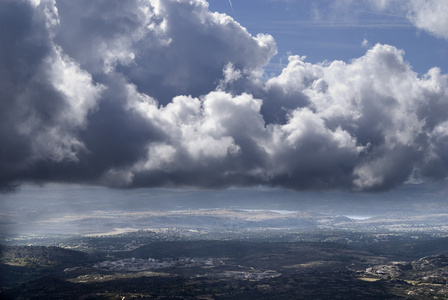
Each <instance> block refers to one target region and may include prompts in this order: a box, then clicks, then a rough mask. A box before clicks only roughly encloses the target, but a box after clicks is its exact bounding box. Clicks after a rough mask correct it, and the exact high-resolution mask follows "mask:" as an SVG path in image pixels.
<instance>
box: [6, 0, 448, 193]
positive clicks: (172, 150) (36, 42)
mask: <svg viewBox="0 0 448 300" xmlns="http://www.w3.org/2000/svg"><path fill="white" fill-rule="evenodd" d="M0 23H1V24H0V25H1V26H0V40H1V41H2V45H4V46H2V47H1V49H0V108H1V109H0V143H1V145H2V148H1V151H0V185H1V186H3V187H8V186H11V185H13V184H15V183H17V182H23V181H35V182H55V181H58V182H78V183H87V184H101V185H107V186H113V187H155V186H184V187H185V186H194V187H204V188H222V187H229V186H250V185H267V186H282V187H287V188H292V189H313V188H318V189H325V188H344V189H355V190H383V189H388V188H392V187H394V186H396V185H400V184H402V183H404V182H407V181H408V182H411V181H413V182H415V181H418V180H427V179H430V178H431V179H444V178H446V177H447V176H448V163H447V161H448V151H447V150H448V125H447V124H448V115H447V114H446V111H448V110H447V109H448V82H447V76H446V75H444V74H441V72H440V70H439V69H437V68H434V69H431V70H429V71H428V73H427V74H425V75H424V76H422V77H419V76H418V74H416V73H415V72H413V71H412V68H411V66H410V65H409V64H408V63H407V62H406V61H405V60H404V52H403V51H401V50H399V49H396V48H395V47H393V46H389V45H380V44H378V45H376V46H374V47H373V48H371V49H369V50H367V52H366V54H365V55H364V56H362V57H360V58H357V59H353V60H352V61H350V62H342V61H333V62H325V63H322V64H311V63H308V62H306V59H305V58H304V57H300V56H295V55H291V56H290V57H289V63H288V65H287V66H286V67H285V68H284V69H283V71H282V72H281V74H279V75H278V76H275V77H272V78H267V77H266V75H265V74H264V72H263V67H264V66H265V65H266V64H267V63H268V62H269V60H270V59H271V58H272V57H273V55H275V53H276V45H275V41H274V39H273V37H271V36H269V35H263V34H259V35H257V36H252V35H251V34H249V33H248V32H247V30H246V29H244V28H243V27H242V26H241V25H240V24H238V23H237V22H236V21H234V20H233V19H232V18H230V17H229V16H226V15H224V14H218V13H213V12H210V11H209V10H208V4H207V3H206V2H205V1H201V0H196V1H187V0H163V1H162V0H159V1H157V0H135V1H126V2H123V1H118V0H117V1H110V0H107V1H106V0H104V1H69V0H60V1H59V0H56V1H33V2H30V1H25V0H23V1H12V0H11V1H2V2H1V3H0Z"/></svg>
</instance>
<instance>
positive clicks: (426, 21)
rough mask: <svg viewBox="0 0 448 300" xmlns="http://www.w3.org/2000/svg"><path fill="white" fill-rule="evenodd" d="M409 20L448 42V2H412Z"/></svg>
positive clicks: (420, 0)
mask: <svg viewBox="0 0 448 300" xmlns="http://www.w3.org/2000/svg"><path fill="white" fill-rule="evenodd" d="M410 5H411V8H410V11H409V19H410V20H411V21H412V22H413V23H414V24H415V26H417V27H418V28H420V29H423V30H425V31H428V32H429V33H431V34H433V35H435V36H437V37H440V38H444V39H447V40H448V18H447V15H448V2H447V1H444V0H431V1H425V0H412V1H410Z"/></svg>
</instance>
